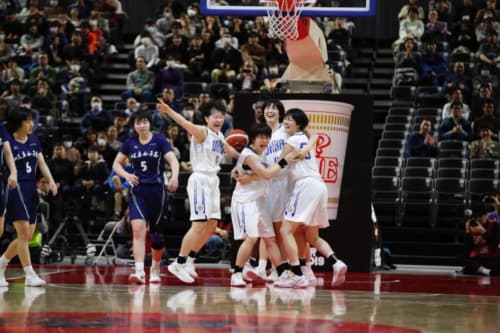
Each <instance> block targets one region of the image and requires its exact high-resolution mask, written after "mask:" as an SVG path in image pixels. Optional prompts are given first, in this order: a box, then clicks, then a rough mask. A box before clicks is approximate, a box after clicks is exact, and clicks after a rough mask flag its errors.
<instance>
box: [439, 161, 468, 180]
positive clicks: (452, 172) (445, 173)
mask: <svg viewBox="0 0 500 333" xmlns="http://www.w3.org/2000/svg"><path fill="white" fill-rule="evenodd" d="M438 163H439V162H438ZM436 177H437V178H461V179H466V178H467V177H468V174H467V169H466V168H441V167H438V169H437V172H436Z"/></svg>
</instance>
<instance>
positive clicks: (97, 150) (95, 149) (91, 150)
mask: <svg viewBox="0 0 500 333" xmlns="http://www.w3.org/2000/svg"><path fill="white" fill-rule="evenodd" d="M98 152H99V147H97V146H96V145H92V146H90V147H89V148H88V149H87V154H88V153H98Z"/></svg>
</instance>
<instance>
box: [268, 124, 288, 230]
mask: <svg viewBox="0 0 500 333" xmlns="http://www.w3.org/2000/svg"><path fill="white" fill-rule="evenodd" d="M287 139H288V134H286V133H285V130H284V127H283V125H281V124H280V126H279V127H278V129H277V130H276V131H274V132H273V134H272V136H271V140H270V141H269V144H268V145H267V149H266V151H265V153H264V157H263V159H262V163H263V164H264V165H265V166H271V165H274V164H276V162H277V161H278V160H279V157H280V154H281V152H282V151H283V147H284V146H285V143H286V140H287ZM267 187H268V191H267V196H266V206H267V211H268V212H269V215H270V216H271V220H272V221H273V222H281V221H282V220H283V212H284V211H285V205H286V201H287V199H288V194H289V193H290V182H289V181H288V173H287V169H284V170H282V171H281V173H280V174H279V175H278V176H276V177H274V178H272V179H271V180H270V181H269V182H268V184H267Z"/></svg>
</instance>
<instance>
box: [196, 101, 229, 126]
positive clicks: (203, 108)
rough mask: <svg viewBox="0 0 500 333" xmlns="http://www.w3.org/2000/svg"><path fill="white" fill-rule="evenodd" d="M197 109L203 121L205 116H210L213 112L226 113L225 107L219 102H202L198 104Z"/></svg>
mask: <svg viewBox="0 0 500 333" xmlns="http://www.w3.org/2000/svg"><path fill="white" fill-rule="evenodd" d="M199 111H200V112H201V115H202V117H203V122H204V123H206V122H205V117H210V115H212V114H213V113H214V112H220V113H222V114H223V115H224V114H226V109H225V108H224V106H222V104H219V103H213V102H208V103H203V104H202V105H200V108H199Z"/></svg>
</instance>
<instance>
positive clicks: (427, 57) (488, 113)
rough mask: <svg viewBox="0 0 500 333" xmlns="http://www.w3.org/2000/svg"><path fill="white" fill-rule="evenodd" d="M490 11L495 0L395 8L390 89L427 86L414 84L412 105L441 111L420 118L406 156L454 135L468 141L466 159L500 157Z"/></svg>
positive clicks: (498, 64)
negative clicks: (395, 36) (396, 26)
mask: <svg viewBox="0 0 500 333" xmlns="http://www.w3.org/2000/svg"><path fill="white" fill-rule="evenodd" d="M498 8H499V3H498V1H496V0H485V1H473V0H464V1H460V2H458V1H456V2H454V3H452V2H451V1H449V0H435V1H429V2H427V1H425V2H424V1H418V0H408V3H407V4H405V5H404V6H403V7H402V8H401V10H400V12H399V15H398V19H399V38H398V39H397V40H396V41H395V42H394V43H393V52H394V58H395V66H396V68H395V74H394V78H393V86H414V87H419V88H422V87H426V88H431V89H420V91H421V92H422V94H421V95H418V93H417V96H415V98H416V101H417V105H416V106H417V107H422V106H423V107H429V106H430V107H438V108H441V109H442V112H441V114H440V115H439V116H438V117H434V118H429V119H425V122H424V120H422V123H421V124H420V133H415V134H414V136H415V138H412V139H411V140H409V141H408V145H407V149H406V154H407V155H408V156H428V157H437V156H438V154H439V152H438V149H437V144H438V142H439V141H444V140H461V141H465V142H467V143H471V145H470V157H471V158H476V157H480V158H494V159H497V158H500V145H499V144H498V131H499V129H500V127H499V121H500V103H499V98H498V96H499V94H498V88H499V87H498V75H499V73H500V45H499V43H498V39H497V35H498V34H499V33H500V11H499V10H498ZM424 91H425V92H424ZM426 94H427V95H426ZM431 95H432V96H431ZM429 97H433V98H429ZM443 100H447V102H443ZM422 101H423V103H421V104H419V102H422ZM429 123H430V130H429V131H427V132H428V133H427V134H426V133H423V132H422V128H423V127H425V128H427V127H429V126H427V125H428V124H429ZM417 126H418V125H417ZM433 129H435V130H436V133H435V134H436V135H435V136H433V139H430V138H429V137H430V136H431V134H433V133H432V132H433ZM422 145H424V146H422ZM425 146H426V147H425Z"/></svg>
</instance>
